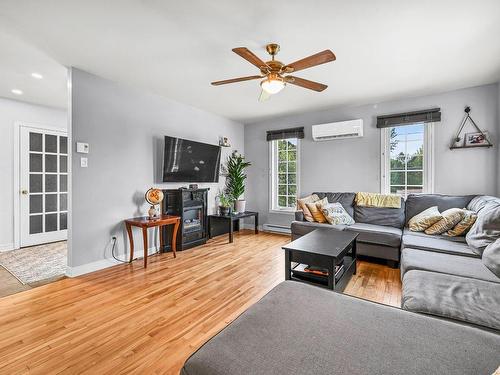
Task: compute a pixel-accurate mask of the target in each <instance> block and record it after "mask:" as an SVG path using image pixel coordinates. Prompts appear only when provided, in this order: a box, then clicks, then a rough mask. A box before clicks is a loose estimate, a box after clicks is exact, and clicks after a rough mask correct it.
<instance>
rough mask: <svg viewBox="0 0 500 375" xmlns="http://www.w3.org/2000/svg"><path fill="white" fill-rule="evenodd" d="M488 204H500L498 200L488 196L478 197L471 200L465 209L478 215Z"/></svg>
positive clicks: (499, 199)
mask: <svg viewBox="0 0 500 375" xmlns="http://www.w3.org/2000/svg"><path fill="white" fill-rule="evenodd" d="M490 202H498V203H499V204H500V198H497V197H492V196H489V195H478V196H476V197H474V198H472V200H471V201H470V202H469V204H468V205H467V209H468V210H471V211H474V212H477V213H479V212H480V211H481V210H482V209H483V208H484V207H485V206H486V205H487V204H488V203H490Z"/></svg>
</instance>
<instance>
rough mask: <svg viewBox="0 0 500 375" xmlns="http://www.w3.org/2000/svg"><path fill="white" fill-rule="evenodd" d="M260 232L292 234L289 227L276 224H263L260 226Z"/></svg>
mask: <svg viewBox="0 0 500 375" xmlns="http://www.w3.org/2000/svg"><path fill="white" fill-rule="evenodd" d="M262 230H264V231H266V232H277V233H286V234H291V233H292V231H291V230H290V227H289V226H286V225H278V224H264V225H263V226H262Z"/></svg>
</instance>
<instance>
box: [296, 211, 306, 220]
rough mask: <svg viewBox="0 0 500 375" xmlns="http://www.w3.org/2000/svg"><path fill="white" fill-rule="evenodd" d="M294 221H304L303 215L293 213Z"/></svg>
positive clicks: (297, 212) (299, 212) (298, 212)
mask: <svg viewBox="0 0 500 375" xmlns="http://www.w3.org/2000/svg"><path fill="white" fill-rule="evenodd" d="M295 221H304V213H303V212H302V211H295Z"/></svg>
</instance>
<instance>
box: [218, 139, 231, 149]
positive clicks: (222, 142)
mask: <svg viewBox="0 0 500 375" xmlns="http://www.w3.org/2000/svg"><path fill="white" fill-rule="evenodd" d="M219 146H221V147H231V142H229V138H228V137H220V138H219Z"/></svg>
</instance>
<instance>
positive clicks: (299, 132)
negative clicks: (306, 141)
mask: <svg viewBox="0 0 500 375" xmlns="http://www.w3.org/2000/svg"><path fill="white" fill-rule="evenodd" d="M289 138H298V139H303V138H304V127H300V128H290V129H280V130H268V131H267V141H268V142H270V141H275V140H277V139H289Z"/></svg>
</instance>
